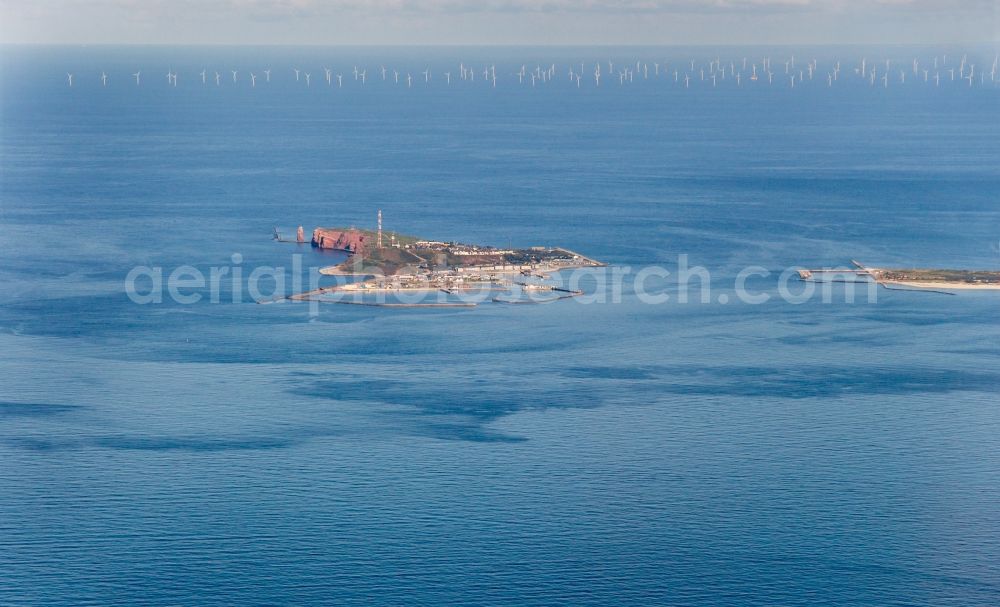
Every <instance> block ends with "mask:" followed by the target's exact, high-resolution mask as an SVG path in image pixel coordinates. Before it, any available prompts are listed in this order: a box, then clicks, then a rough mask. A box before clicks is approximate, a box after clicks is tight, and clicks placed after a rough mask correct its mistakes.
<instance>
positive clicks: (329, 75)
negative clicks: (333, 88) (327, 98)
mask: <svg viewBox="0 0 1000 607" xmlns="http://www.w3.org/2000/svg"><path fill="white" fill-rule="evenodd" d="M323 72H324V73H325V74H326V84H327V86H330V85H331V84H333V79H332V73H331V72H330V68H328V67H324V68H323Z"/></svg>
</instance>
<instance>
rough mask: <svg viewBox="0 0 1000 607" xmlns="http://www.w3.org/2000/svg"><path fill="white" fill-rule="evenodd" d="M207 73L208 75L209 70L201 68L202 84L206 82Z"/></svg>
mask: <svg viewBox="0 0 1000 607" xmlns="http://www.w3.org/2000/svg"><path fill="white" fill-rule="evenodd" d="M207 75H208V72H206V71H205V70H201V83H202V84H205V77H206V76H207Z"/></svg>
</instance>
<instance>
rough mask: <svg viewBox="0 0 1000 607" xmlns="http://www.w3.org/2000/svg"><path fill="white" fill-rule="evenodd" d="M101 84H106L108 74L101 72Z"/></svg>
mask: <svg viewBox="0 0 1000 607" xmlns="http://www.w3.org/2000/svg"><path fill="white" fill-rule="evenodd" d="M101 86H108V75H107V74H105V73H104V72H101Z"/></svg>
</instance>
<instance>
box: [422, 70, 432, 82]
mask: <svg viewBox="0 0 1000 607" xmlns="http://www.w3.org/2000/svg"><path fill="white" fill-rule="evenodd" d="M423 74H424V82H425V83H427V82H430V81H431V71H430V70H424V71H423Z"/></svg>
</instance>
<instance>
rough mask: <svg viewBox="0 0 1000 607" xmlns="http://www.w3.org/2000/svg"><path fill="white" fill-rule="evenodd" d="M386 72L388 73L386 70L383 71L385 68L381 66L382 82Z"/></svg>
mask: <svg viewBox="0 0 1000 607" xmlns="http://www.w3.org/2000/svg"><path fill="white" fill-rule="evenodd" d="M387 71H388V70H387V69H385V66H384V65H383V66H382V80H383V81H384V80H385V74H386V72H387Z"/></svg>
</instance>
